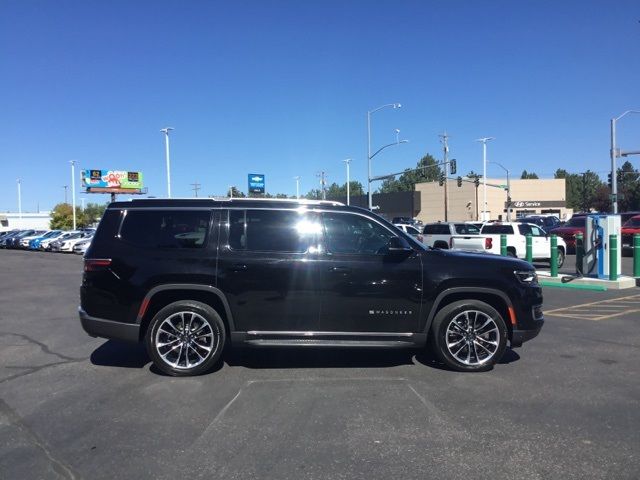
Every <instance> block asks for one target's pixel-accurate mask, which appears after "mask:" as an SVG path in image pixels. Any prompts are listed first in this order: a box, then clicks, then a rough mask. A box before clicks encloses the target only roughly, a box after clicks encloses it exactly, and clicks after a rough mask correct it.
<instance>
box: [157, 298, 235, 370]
mask: <svg viewBox="0 0 640 480" xmlns="http://www.w3.org/2000/svg"><path fill="white" fill-rule="evenodd" d="M225 340H226V332H225V328H224V322H223V321H222V319H221V318H220V315H218V313H217V312H216V311H215V310H214V309H213V308H211V307H210V306H208V305H206V304H204V303H201V302H196V301H180V302H174V303H171V304H169V305H167V306H166V307H164V308H162V309H161V310H160V311H159V312H158V313H157V314H156V315H155V316H154V317H153V320H151V324H150V325H149V328H148V329H147V333H146V336H145V344H146V347H147V352H148V353H149V356H150V357H151V359H152V360H153V363H154V365H155V366H156V367H158V368H159V369H160V370H162V371H163V372H164V373H166V374H168V375H172V376H175V377H183V376H189V375H199V374H201V373H204V372H206V371H207V370H209V369H210V368H211V367H212V366H213V365H215V363H216V362H217V361H218V360H219V359H220V356H221V355H222V350H223V348H224V343H225Z"/></svg>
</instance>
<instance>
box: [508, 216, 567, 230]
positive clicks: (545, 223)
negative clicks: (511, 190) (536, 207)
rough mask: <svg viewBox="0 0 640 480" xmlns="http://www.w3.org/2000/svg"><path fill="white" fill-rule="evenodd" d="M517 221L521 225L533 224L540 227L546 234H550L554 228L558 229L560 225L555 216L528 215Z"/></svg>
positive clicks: (558, 219)
mask: <svg viewBox="0 0 640 480" xmlns="http://www.w3.org/2000/svg"><path fill="white" fill-rule="evenodd" d="M518 221H520V222H523V223H533V224H535V225H538V226H539V227H542V228H543V229H544V230H545V231H546V232H550V231H551V230H553V229H554V228H558V227H559V226H561V225H562V222H561V221H560V218H558V217H556V216H555V215H530V216H527V217H522V218H519V219H518Z"/></svg>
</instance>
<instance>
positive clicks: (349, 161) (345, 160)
mask: <svg viewBox="0 0 640 480" xmlns="http://www.w3.org/2000/svg"><path fill="white" fill-rule="evenodd" d="M343 162H344V163H346V164H347V205H349V204H350V199H349V197H350V195H349V193H350V192H349V165H350V164H351V159H350V158H346V159H344V160H343Z"/></svg>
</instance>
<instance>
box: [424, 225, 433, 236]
mask: <svg viewBox="0 0 640 480" xmlns="http://www.w3.org/2000/svg"><path fill="white" fill-rule="evenodd" d="M435 229H436V226H435V225H425V226H424V229H423V230H422V233H424V234H425V235H433V234H434V232H435Z"/></svg>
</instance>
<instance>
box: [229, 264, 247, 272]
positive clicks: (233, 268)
mask: <svg viewBox="0 0 640 480" xmlns="http://www.w3.org/2000/svg"><path fill="white" fill-rule="evenodd" d="M229 270H231V271H232V272H244V271H245V270H247V266H246V265H244V264H242V263H236V264H234V265H231V267H230V268H229Z"/></svg>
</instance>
